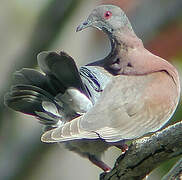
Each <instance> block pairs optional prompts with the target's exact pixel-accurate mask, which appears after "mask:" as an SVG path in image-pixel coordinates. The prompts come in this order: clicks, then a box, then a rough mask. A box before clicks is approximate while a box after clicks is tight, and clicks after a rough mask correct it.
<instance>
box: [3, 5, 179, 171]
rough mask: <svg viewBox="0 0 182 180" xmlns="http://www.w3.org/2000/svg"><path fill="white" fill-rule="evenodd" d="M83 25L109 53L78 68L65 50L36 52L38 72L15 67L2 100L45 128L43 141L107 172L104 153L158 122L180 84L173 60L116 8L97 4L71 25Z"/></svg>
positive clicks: (166, 115)
mask: <svg viewBox="0 0 182 180" xmlns="http://www.w3.org/2000/svg"><path fill="white" fill-rule="evenodd" d="M88 27H94V28H97V29H99V30H101V31H103V32H104V33H105V34H106V35H107V36H108V38H109V40H110V43H111V51H110V53H109V54H108V56H106V57H105V58H103V59H101V60H98V61H93V62H92V63H89V64H87V65H85V66H83V67H81V68H80V69H79V70H78V69H77V67H76V64H75V62H74V60H73V58H72V57H70V56H69V55H67V54H66V53H64V52H61V53H60V54H57V53H54V52H42V53H40V54H39V55H38V64H39V66H40V68H41V70H42V71H43V72H44V74H42V73H40V72H38V71H35V70H32V69H22V70H20V71H18V72H16V73H15V75H14V76H15V85H14V86H12V88H11V90H10V92H9V93H7V94H6V96H5V104H6V105H7V106H8V107H10V108H12V109H14V110H16V111H20V112H23V113H26V114H30V115H33V116H35V117H37V118H38V119H39V120H40V123H42V124H44V125H45V127H46V128H45V131H44V133H43V135H42V137H41V140H42V141H43V142H46V143H64V144H65V146H66V147H67V148H68V149H69V150H71V151H74V152H77V153H78V154H80V155H81V156H83V157H86V158H88V159H89V160H90V161H91V162H92V163H94V164H95V165H97V166H98V167H100V168H101V169H103V170H104V171H106V172H108V171H110V170H111V168H110V167H109V166H108V165H107V164H105V163H104V162H103V161H102V160H101V155H102V154H103V152H104V151H106V150H107V149H108V148H109V147H110V146H117V147H119V148H121V149H122V148H124V147H125V144H124V142H126V141H127V140H134V139H137V138H140V137H142V136H145V135H148V134H149V133H153V132H156V131H158V130H160V129H161V128H163V127H164V126H165V125H166V123H167V122H168V121H169V120H170V118H171V117H172V115H173V114H174V112H175V110H176V108H177V105H178V102H179V98H180V83H179V76H178V72H177V70H176V69H175V67H174V66H173V65H171V64H170V63H169V62H167V61H166V60H164V59H162V58H160V57H158V56H156V55H154V54H152V53H151V52H149V51H148V50H146V49H145V48H144V46H143V43H142V40H141V39H139V38H138V37H137V35H136V34H135V32H134V30H133V28H132V26H131V24H130V21H129V19H128V18H127V16H126V14H125V13H124V12H123V10H122V9H121V8H120V7H118V6H114V5H100V6H97V7H96V8H95V9H94V10H93V11H92V12H91V14H90V15H89V16H88V18H87V19H86V21H84V22H83V23H82V24H81V25H79V26H78V27H77V29H76V31H77V32H78V31H82V30H83V29H86V28H88Z"/></svg>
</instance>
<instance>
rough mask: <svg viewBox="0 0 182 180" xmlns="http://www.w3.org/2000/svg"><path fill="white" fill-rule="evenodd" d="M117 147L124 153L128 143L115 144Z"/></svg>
mask: <svg viewBox="0 0 182 180" xmlns="http://www.w3.org/2000/svg"><path fill="white" fill-rule="evenodd" d="M115 146H116V147H117V148H119V149H121V151H122V154H124V153H125V152H126V151H128V145H127V144H122V145H115Z"/></svg>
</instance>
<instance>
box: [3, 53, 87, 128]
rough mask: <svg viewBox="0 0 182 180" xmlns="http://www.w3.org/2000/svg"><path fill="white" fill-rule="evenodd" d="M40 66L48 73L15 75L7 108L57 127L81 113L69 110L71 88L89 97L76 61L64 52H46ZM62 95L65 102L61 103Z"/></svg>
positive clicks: (40, 58)
mask: <svg viewBox="0 0 182 180" xmlns="http://www.w3.org/2000/svg"><path fill="white" fill-rule="evenodd" d="M38 64H39V66H40V68H41V70H42V71H43V72H44V73H45V74H42V73H40V72H38V71H36V70H33V69H26V68H24V69H22V70H20V71H17V72H15V73H14V85H13V86H12V87H11V90H10V92H8V93H7V94H6V95H5V97H4V102H5V105H6V106H8V107H9V108H11V109H13V110H15V111H19V112H22V113H25V114H29V115H32V116H35V117H36V118H38V119H39V120H40V123H42V124H44V125H46V126H55V125H56V124H57V123H58V121H59V120H63V119H65V117H68V116H69V119H72V118H75V117H77V116H78V114H77V112H75V111H74V109H71V107H69V104H68V103H67V102H66V100H65V96H64V94H65V93H66V92H67V89H69V88H70V87H71V88H73V89H77V90H78V91H79V92H81V93H83V94H85V96H86V97H88V93H87V91H86V89H85V86H84V85H83V83H82V81H81V78H80V75H79V72H78V69H77V67H76V64H75V62H74V60H73V59H72V58H71V57H70V56H68V55H67V54H66V53H64V52H61V53H60V55H59V54H57V53H55V52H42V53H40V54H39V55H38ZM62 96H63V97H64V102H63V101H61V100H62V99H61V97H62ZM67 96H69V95H67ZM70 96H71V95H70ZM68 98H71V97H68Z"/></svg>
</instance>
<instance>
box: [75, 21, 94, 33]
mask: <svg viewBox="0 0 182 180" xmlns="http://www.w3.org/2000/svg"><path fill="white" fill-rule="evenodd" d="M91 24H92V23H91V21H88V20H86V21H84V22H83V23H82V24H80V25H79V26H78V27H77V28H76V32H78V31H82V30H83V29H86V28H88V27H90V26H91Z"/></svg>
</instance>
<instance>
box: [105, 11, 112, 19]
mask: <svg viewBox="0 0 182 180" xmlns="http://www.w3.org/2000/svg"><path fill="white" fill-rule="evenodd" d="M111 16H112V12H111V11H106V12H105V13H104V18H105V19H109V18H110V17H111Z"/></svg>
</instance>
